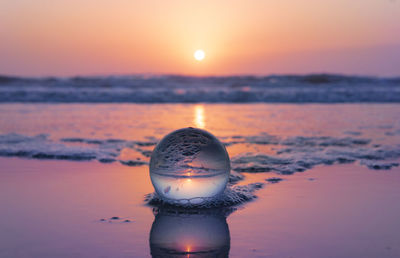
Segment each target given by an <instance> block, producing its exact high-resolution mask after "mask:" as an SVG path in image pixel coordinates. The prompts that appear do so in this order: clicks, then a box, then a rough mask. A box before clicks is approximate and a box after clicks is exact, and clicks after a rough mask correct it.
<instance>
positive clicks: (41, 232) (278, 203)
mask: <svg viewBox="0 0 400 258" xmlns="http://www.w3.org/2000/svg"><path fill="white" fill-rule="evenodd" d="M0 163H1V164H2V170H1V172H0V178H1V180H0V204H1V207H3V208H2V212H1V213H0V228H1V232H2V233H1V234H0V240H1V241H0V243H1V244H0V257H55V256H61V257H148V256H150V254H151V252H150V243H149V239H150V237H151V235H150V232H151V228H152V224H153V222H154V219H155V216H154V214H153V208H152V207H150V206H147V205H145V204H144V202H143V197H144V195H145V194H147V193H149V192H151V191H152V190H153V189H152V186H151V184H150V181H149V177H148V171H147V168H146V167H135V168H132V167H126V166H123V165H120V164H106V165H105V164H101V163H98V162H68V161H37V160H26V159H17V158H1V159H0ZM245 176H246V179H245V181H244V183H250V182H256V181H257V182H258V181H260V180H263V179H264V178H268V177H272V176H274V175H272V174H271V175H267V177H266V175H265V174H262V173H261V174H245ZM281 178H283V179H284V180H282V181H281V182H279V183H275V184H273V183H268V182H266V185H265V186H264V188H263V189H261V190H259V191H258V192H257V195H258V198H257V199H256V200H254V201H251V202H249V203H246V204H243V205H241V206H238V207H237V210H236V211H234V212H233V213H232V214H230V215H229V216H228V217H227V219H226V223H227V226H228V229H229V231H228V234H229V235H228V236H226V233H224V232H225V231H222V232H223V233H221V234H222V235H221V236H219V237H220V238H222V239H230V241H229V247H230V248H229V254H230V257H321V256H325V257H398V256H399V255H400V248H399V247H400V231H399V226H400V224H399V223H398V218H399V217H400V205H399V204H398V200H399V198H400V169H399V168H395V169H392V170H390V171H383V172H382V171H380V172H376V171H371V170H368V169H366V168H363V167H360V166H357V165H353V164H347V165H334V166H320V167H317V168H314V169H312V170H310V171H307V172H304V173H297V174H295V175H290V176H281ZM207 216H209V217H208V219H207ZM112 217H118V219H111V218H112ZM164 217H165V216H164ZM202 217H203V218H204V217H206V219H205V220H204V219H203V220H202V221H201V222H199V221H198V220H196V217H195V218H193V217H192V218H191V219H192V220H193V221H194V222H193V221H192V222H191V224H192V225H197V224H196V223H205V225H202V224H200V225H202V227H207V226H209V227H210V228H211V229H212V228H215V227H216V224H215V223H217V226H218V225H219V226H221V225H222V226H221V227H224V221H222V222H218V221H217V222H215V219H214V217H215V216H214V215H203V216H202ZM102 219H105V221H101V220H102ZM189 219H190V218H189ZM126 220H129V222H125V221H126ZM158 220H160V219H158ZM160 221H162V218H161V220H160ZM173 221H174V219H172V223H174V222H173ZM160 223H161V222H160ZM170 223H171V222H170ZM218 223H222V224H218ZM178 225H179V222H178ZM168 230H171V229H170V228H168V227H162V226H161V228H158V229H157V231H156V232H155V233H156V234H157V235H159V234H161V236H162V235H168V234H170V235H169V237H175V238H176V239H181V241H182V242H184V239H185V238H187V236H186V235H184V234H183V235H180V234H182V233H176V232H175V233H174V232H169V231H168ZM196 232H197V231H192V233H193V234H194V236H193V239H197V240H199V239H200V240H199V241H201V233H198V232H197V233H196ZM199 234H200V235H199ZM154 237H155V236H153V238H154ZM225 242H226V241H225ZM219 248H224V246H222V247H219ZM225 248H226V246H225ZM217 249H218V247H217ZM221 250H223V249H221ZM153 252H154V250H153Z"/></svg>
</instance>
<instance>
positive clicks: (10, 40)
mask: <svg viewBox="0 0 400 258" xmlns="http://www.w3.org/2000/svg"><path fill="white" fill-rule="evenodd" d="M0 17H1V22H0V35H1V37H0V74H13V75H25V76H47V75H55V76H70V75H98V74H102V75H107V74H133V73H155V74H170V73H172V74H193V75H228V74H258V75H261V74H263V75H266V74H271V73H278V74H281V73H314V72H328V73H344V74H365V75H379V76H394V75H400V2H399V1H396V0H353V1H348V0H324V1H321V0H307V1H306V0H303V1H300V0H280V1H277V0H268V1H261V0H252V1H235V0H233V1H232V0H231V1H228V0H226V1H224V0H220V1H138V0H136V1H135V0H116V1H105V0H96V1H95V0H87V1H78V0H57V1H54V0H36V1H30V0H8V1H7V0H4V1H1V2H0ZM196 49H203V50H204V51H205V52H206V58H205V59H204V60H203V61H201V62H198V61H196V60H195V59H194V58H193V52H194V51H195V50H196Z"/></svg>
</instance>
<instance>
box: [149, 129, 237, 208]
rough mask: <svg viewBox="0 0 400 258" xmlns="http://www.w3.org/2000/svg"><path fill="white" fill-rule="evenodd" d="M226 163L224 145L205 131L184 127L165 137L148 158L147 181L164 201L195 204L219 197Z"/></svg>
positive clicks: (227, 159)
mask: <svg viewBox="0 0 400 258" xmlns="http://www.w3.org/2000/svg"><path fill="white" fill-rule="evenodd" d="M229 173H230V161H229V156H228V153H227V152H226V149H225V147H224V145H222V144H221V142H220V141H219V140H218V139H217V138H216V137H214V136H213V135H212V134H210V133H208V132H207V131H204V130H200V129H196V128H191V127H189V128H184V129H180V130H177V131H174V132H172V133H170V134H168V135H167V136H165V137H164V138H163V139H162V140H161V141H160V143H159V144H158V145H157V146H156V147H155V149H154V151H153V153H152V155H151V159H150V178H151V181H152V183H153V186H154V188H155V190H156V192H157V194H158V195H159V196H160V197H161V198H162V199H164V200H165V201H169V202H174V203H180V204H186V203H187V204H199V203H204V202H205V201H207V200H209V199H212V198H214V197H215V196H217V195H219V194H221V193H222V192H223V191H224V190H225V187H226V184H227V183H228V179H229Z"/></svg>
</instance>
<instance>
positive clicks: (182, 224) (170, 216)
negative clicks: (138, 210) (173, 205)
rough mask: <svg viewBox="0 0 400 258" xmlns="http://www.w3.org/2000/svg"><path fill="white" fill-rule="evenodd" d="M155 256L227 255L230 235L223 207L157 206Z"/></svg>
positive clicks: (153, 232)
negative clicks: (171, 208) (202, 209)
mask: <svg viewBox="0 0 400 258" xmlns="http://www.w3.org/2000/svg"><path fill="white" fill-rule="evenodd" d="M153 213H154V215H155V220H154V222H153V225H152V227H151V231H150V249H151V255H152V257H228V256H229V248H230V235H229V228H228V224H227V223H226V214H224V213H223V212H222V211H215V210H212V211H210V210H208V211H193V210H190V211H182V210H179V211H177V210H168V209H166V208H154V209H153Z"/></svg>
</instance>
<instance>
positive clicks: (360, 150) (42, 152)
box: [0, 133, 400, 207]
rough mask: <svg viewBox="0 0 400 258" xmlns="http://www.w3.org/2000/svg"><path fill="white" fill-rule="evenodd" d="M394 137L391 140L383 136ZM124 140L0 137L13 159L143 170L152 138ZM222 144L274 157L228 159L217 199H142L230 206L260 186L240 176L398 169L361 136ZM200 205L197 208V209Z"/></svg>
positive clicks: (261, 138)
mask: <svg viewBox="0 0 400 258" xmlns="http://www.w3.org/2000/svg"><path fill="white" fill-rule="evenodd" d="M386 137H395V136H386ZM147 139H149V140H148V141H143V140H142V141H131V140H130V141H128V140H123V139H89V138H62V139H59V140H54V139H52V138H51V137H50V136H49V135H46V134H40V135H36V136H27V135H20V134H14V133H12V134H3V135H0V156H6V157H7V156H15V157H23V158H32V159H60V160H71V161H82V160H97V161H99V162H104V163H108V162H120V163H121V164H122V165H127V166H142V165H147V164H148V162H149V156H150V155H151V151H150V149H151V148H153V147H152V146H154V145H155V144H156V143H157V139H154V138H151V137H147ZM223 139H224V143H225V144H226V145H235V144H243V143H244V144H246V145H251V146H259V145H272V146H273V147H274V148H273V149H274V153H269V154H266V153H262V152H248V153H241V154H239V155H236V156H233V157H232V158H231V167H232V171H231V174H230V177H229V186H228V188H227V190H226V191H225V192H224V194H223V195H221V196H219V197H218V198H216V199H212V200H211V199H210V200H205V202H204V200H198V199H196V198H191V199H187V200H179V202H178V203H176V202H175V201H173V200H172V201H168V200H167V201H166V200H164V201H162V200H161V199H160V198H159V197H158V196H157V194H151V195H149V196H147V202H149V203H150V204H157V205H158V204H163V203H164V204H165V203H169V204H172V205H178V206H179V205H180V206H188V205H189V206H196V205H197V206H199V205H200V204H201V203H202V204H201V205H206V206H212V207H217V206H231V205H236V204H240V203H242V202H245V201H249V200H252V199H253V198H255V194H254V191H255V190H257V189H259V188H260V187H262V184H251V185H247V186H235V185H234V184H236V183H237V182H239V181H241V180H242V179H243V178H244V175H243V174H242V173H262V172H272V173H275V174H285V175H290V174H293V173H296V172H302V171H306V170H308V169H311V168H313V167H315V166H318V165H332V164H340V163H354V162H357V163H358V164H360V165H362V166H365V167H367V168H369V169H372V170H388V169H391V168H393V167H396V166H399V162H398V159H399V158H400V144H392V145H385V144H374V143H373V141H372V140H371V139H368V138H360V137H350V136H346V137H332V136H314V137H311V136H307V137H305V136H295V137H278V136H273V135H269V134H266V133H261V134H259V135H253V136H240V135H234V136H231V137H225V138H223ZM125 149H129V150H130V151H132V152H133V153H136V154H137V155H134V157H124V156H123V155H121V153H122V152H123V150H125ZM201 205H200V206H201Z"/></svg>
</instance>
